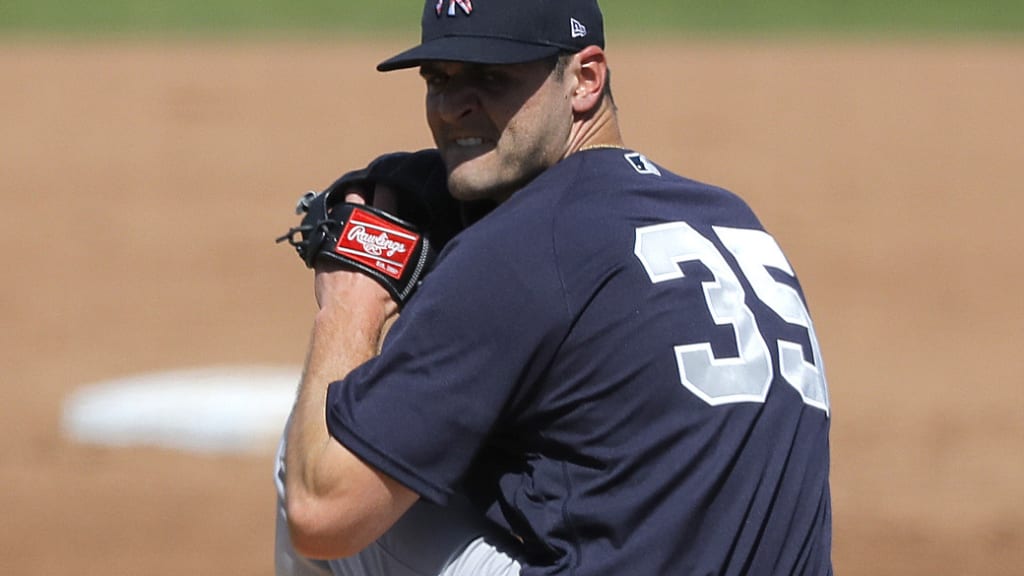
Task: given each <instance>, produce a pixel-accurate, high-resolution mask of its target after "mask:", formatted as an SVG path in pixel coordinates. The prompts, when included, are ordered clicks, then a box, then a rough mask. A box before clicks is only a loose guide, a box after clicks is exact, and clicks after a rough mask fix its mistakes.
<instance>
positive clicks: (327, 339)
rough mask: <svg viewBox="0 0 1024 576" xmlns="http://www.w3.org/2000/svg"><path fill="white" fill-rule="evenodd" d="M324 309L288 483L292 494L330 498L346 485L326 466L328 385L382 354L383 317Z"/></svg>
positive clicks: (303, 388)
mask: <svg viewBox="0 0 1024 576" xmlns="http://www.w3.org/2000/svg"><path fill="white" fill-rule="evenodd" d="M347 312H348V311H347V310H344V309H342V308H340V307H333V308H325V309H321V310H320V311H319V312H318V313H317V315H316V320H315V321H314V325H313V332H312V335H311V337H310V345H309V351H308V353H307V357H306V365H305V368H304V370H303V375H302V382H301V383H300V385H299V391H298V395H297V397H296V400H295V406H294V408H293V410H292V420H291V426H290V427H289V430H288V450H287V452H286V460H285V462H286V466H287V470H288V477H287V480H286V486H287V491H288V494H289V495H294V496H295V497H299V496H300V495H307V496H313V497H318V496H325V495H327V494H328V493H329V492H330V491H332V490H335V491H336V490H338V489H339V487H340V486H343V481H344V478H333V477H331V476H332V473H331V470H330V469H329V468H325V466H323V465H322V460H323V455H324V451H325V450H326V449H327V448H328V447H329V446H330V443H332V442H335V440H333V439H332V438H331V437H330V435H329V434H328V432H327V426H326V415H325V412H326V402H327V386H328V384H330V383H331V382H333V381H335V380H340V379H341V378H343V377H344V376H345V375H346V374H348V373H349V372H350V371H352V369H353V368H355V367H356V366H359V365H360V364H362V363H363V362H365V361H367V360H369V359H370V358H371V357H372V356H373V355H374V354H375V353H376V351H377V350H378V346H379V340H380V329H381V325H382V324H383V319H382V318H381V319H377V318H375V317H374V315H373V314H372V313H368V312H367V311H366V310H360V311H358V312H356V313H355V314H349V313H347Z"/></svg>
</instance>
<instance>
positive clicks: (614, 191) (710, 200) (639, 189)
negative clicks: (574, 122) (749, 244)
mask: <svg viewBox="0 0 1024 576" xmlns="http://www.w3.org/2000/svg"><path fill="white" fill-rule="evenodd" d="M574 156H578V157H577V158H573V157H570V159H569V160H568V161H566V163H565V166H564V168H565V169H564V170H561V172H562V173H563V174H562V175H561V176H560V178H561V179H564V180H568V181H569V182H570V183H571V184H570V185H569V187H568V188H566V190H567V193H565V194H563V195H562V196H561V197H560V199H559V200H560V202H561V203H562V205H561V206H560V209H559V210H558V213H559V214H561V215H563V217H565V218H570V219H571V218H574V217H580V218H588V219H589V218H592V217H593V216H592V215H591V214H593V213H596V214H599V215H600V214H601V213H605V214H622V215H627V216H630V218H627V219H628V220H630V221H634V222H635V221H637V220H652V221H657V220H660V219H665V220H687V221H693V223H695V224H696V223H698V222H709V223H711V222H713V223H717V224H728V225H737V226H744V227H752V228H758V227H760V222H759V221H758V219H757V217H756V216H755V215H754V212H753V210H752V209H751V208H750V206H749V204H748V203H747V202H746V201H745V200H744V199H743V198H742V197H741V196H740V195H739V194H737V193H735V192H733V191H731V190H729V189H727V188H724V187H722V186H719V185H715V184H711V183H708V182H705V181H701V180H699V179H695V178H692V177H688V176H683V175H682V174H681V173H679V172H677V171H674V170H672V169H670V168H667V167H665V166H664V165H662V164H660V163H658V162H656V161H654V160H652V159H650V158H648V157H647V156H646V155H645V154H643V153H641V152H638V151H636V150H630V149H611V148H605V149H599V150H590V151H586V152H584V153H581V154H578V155H574Z"/></svg>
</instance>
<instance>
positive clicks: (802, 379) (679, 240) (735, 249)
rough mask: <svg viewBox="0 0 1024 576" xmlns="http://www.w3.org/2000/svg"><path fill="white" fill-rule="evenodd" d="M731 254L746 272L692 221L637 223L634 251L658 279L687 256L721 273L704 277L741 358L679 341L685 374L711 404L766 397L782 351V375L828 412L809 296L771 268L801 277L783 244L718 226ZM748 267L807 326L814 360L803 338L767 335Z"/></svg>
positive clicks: (774, 305)
mask: <svg viewBox="0 0 1024 576" xmlns="http://www.w3.org/2000/svg"><path fill="white" fill-rule="evenodd" d="M713 230H714V232H715V234H716V235H717V236H718V239H719V240H720V241H721V243H722V245H723V246H725V248H726V250H728V251H729V253H730V254H732V256H733V258H734V259H735V260H736V263H737V264H738V266H739V271H738V272H737V271H736V270H733V268H732V267H731V266H730V265H729V263H728V262H727V261H726V259H725V257H724V256H723V255H722V253H721V252H720V251H719V249H718V248H717V247H716V246H715V244H713V243H712V242H711V241H710V240H708V239H707V238H705V237H704V236H702V235H701V234H700V233H699V232H697V231H696V230H695V229H694V228H693V227H692V226H690V225H689V224H687V223H685V222H669V223H666V224H658V225H654V226H645V227H643V228H638V229H637V230H636V243H635V245H634V248H633V252H634V253H635V254H636V257H637V258H638V259H639V260H640V262H641V263H642V264H643V266H644V269H645V270H646V271H647V275H648V276H649V277H650V279H651V281H652V282H654V283H660V282H667V281H670V280H677V279H681V278H684V274H683V271H682V269H681V267H680V266H679V264H680V263H683V262H689V261H693V260H697V261H699V262H701V263H702V264H704V265H705V266H706V267H707V268H708V270H710V271H711V273H712V274H713V275H714V280H711V281H706V282H703V283H702V285H701V287H702V288H703V291H704V301H705V303H706V304H707V307H708V311H709V312H710V313H711V317H712V318H713V319H714V321H715V323H716V324H719V325H723V326H725V325H728V326H731V327H732V329H733V333H734V334H735V336H736V347H737V350H739V355H738V356H737V357H730V358H716V357H715V356H714V354H713V353H712V351H711V344H710V342H703V343H697V344H687V345H684V346H676V347H675V356H676V363H677V364H678V366H679V378H680V380H681V381H682V383H683V386H685V387H686V388H687V389H688V390H690V391H691V392H693V393H694V394H696V395H697V396H698V397H699V398H701V399H702V400H704V401H705V402H707V403H708V404H710V405H713V406H717V405H721V404H730V403H734V402H764V400H765V398H766V397H767V396H768V389H769V388H770V386H771V383H772V379H773V377H774V374H773V368H772V357H771V352H772V350H771V349H770V348H769V346H770V345H773V346H775V347H776V350H777V352H778V355H779V369H780V372H781V376H782V379H783V380H785V381H786V382H787V383H788V384H789V385H790V386H792V387H793V388H795V389H796V391H797V392H799V393H800V397H801V398H803V401H804V403H805V404H807V405H809V406H813V407H815V408H818V409H820V410H823V411H824V412H825V414H826V415H827V414H828V412H829V400H828V386H827V385H826V383H825V370H824V367H823V365H822V360H821V352H820V350H819V348H818V339H817V337H816V336H815V334H814V325H813V324H812V323H811V317H810V314H808V312H807V306H806V305H805V304H804V301H803V298H801V297H800V294H799V293H798V292H797V291H796V290H795V289H794V288H792V287H791V286H788V285H786V284H784V283H781V282H778V281H776V280H775V278H773V277H772V275H771V274H769V273H768V268H769V267H771V268H774V269H776V270H780V271H782V272H784V273H785V274H787V275H789V276H791V277H792V276H794V273H793V269H792V268H791V267H790V265H789V262H787V261H786V257H785V256H784V255H783V254H782V249H781V248H779V245H778V243H776V242H775V239H774V238H772V237H771V236H770V235H769V234H767V233H766V232H763V231H761V230H747V229H741V228H726V227H718V226H716V227H713ZM738 273H739V274H742V275H743V276H744V277H745V278H746V279H747V282H748V283H749V284H750V286H751V288H753V290H754V293H755V295H756V296H757V298H758V299H759V300H761V301H762V302H763V303H764V304H765V305H767V306H768V307H769V308H771V309H772V310H773V311H774V312H775V313H776V314H778V315H779V316H780V317H782V319H783V320H785V321H786V322H788V323H790V324H796V325H799V326H802V327H804V328H805V329H806V330H807V335H808V339H809V341H810V347H811V350H810V352H811V358H812V359H813V363H811V362H808V361H807V360H805V357H804V347H803V345H801V344H799V343H796V342H788V341H786V340H782V339H779V340H778V341H776V342H771V343H769V342H767V341H766V340H765V338H764V336H763V335H762V333H761V331H760V329H759V328H758V325H757V319H756V318H755V317H754V313H753V312H752V311H751V309H750V307H749V306H748V305H747V300H746V291H745V290H744V289H743V285H742V284H741V283H740V279H739V276H738Z"/></svg>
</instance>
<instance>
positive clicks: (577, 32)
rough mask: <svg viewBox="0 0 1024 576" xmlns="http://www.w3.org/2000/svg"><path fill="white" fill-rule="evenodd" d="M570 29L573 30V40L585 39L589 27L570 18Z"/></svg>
mask: <svg viewBox="0 0 1024 576" xmlns="http://www.w3.org/2000/svg"><path fill="white" fill-rule="evenodd" d="M569 27H570V28H571V29H572V37H573V38H583V37H584V36H586V35H587V27H586V26H584V25H583V23H581V22H580V21H579V20H577V19H575V18H569Z"/></svg>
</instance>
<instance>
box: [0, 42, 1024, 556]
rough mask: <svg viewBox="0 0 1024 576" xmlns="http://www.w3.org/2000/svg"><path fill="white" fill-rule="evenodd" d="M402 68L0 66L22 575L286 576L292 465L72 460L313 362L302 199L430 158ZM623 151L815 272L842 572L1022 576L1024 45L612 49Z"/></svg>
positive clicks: (325, 54) (361, 64) (309, 57)
mask: <svg viewBox="0 0 1024 576" xmlns="http://www.w3.org/2000/svg"><path fill="white" fill-rule="evenodd" d="M399 47H400V46H397V45H378V46H366V45H360V46H349V45H333V46H323V45H306V44H285V43H264V44H253V45H241V44H231V45H223V44H168V45H159V44H69V45H40V44H11V43H7V44H0V84H2V89H0V175H2V177H0V190H2V199H3V212H2V215H0V222H2V224H3V226H2V227H0V234H2V238H3V244H2V245H3V255H4V268H5V272H4V277H5V281H4V282H3V284H2V287H0V310H2V319H3V323H4V330H3V332H2V335H0V339H2V340H0V350H2V355H3V365H2V368H3V370H2V375H3V382H2V384H0V385H2V387H3V398H4V400H3V402H2V403H0V423H2V424H0V425H2V426H3V430H4V433H3V435H2V437H0V452H2V454H3V458H2V459H0V485H2V486H3V490H2V491H0V510H2V514H0V574H5V575H7V574H10V575H15V574H17V575H28V574H33V575H34V574H39V575H43V574H46V575H50V574H63V573H73V574H82V575H91V574H97V575H99V574H102V575H105V576H110V575H132V576H136V575H154V576H160V575H167V576H172V575H173V576H180V575H183V574H187V575H205V574H218V575H220V574H240V575H269V574H272V572H273V568H272V565H271V538H272V519H273V503H272V498H273V496H272V494H273V485H272V482H271V465H270V454H269V453H268V454H267V455H266V456H263V457H252V456H237V457H236V456H232V457H210V456H198V455H192V454H184V453H177V452H172V451H165V450H159V449H153V448H131V449H115V448H103V447H95V446H81V445H76V444H73V443H71V442H70V441H68V440H67V439H65V438H64V437H63V436H62V434H61V431H60V414H61V406H62V403H63V402H64V400H65V398H66V397H67V394H68V393H69V392H71V391H72V390H75V389H76V388H77V387H79V386H82V385H86V384H89V383H92V382H96V381H100V380H105V379H108V378H116V377H122V376H125V375H129V374H134V373H144V372H153V371H160V370H170V369H176V368H182V367H196V366H207V365H220V364H242V363H257V364H286V365H292V364H298V363H299V362H301V359H302V355H303V350H304V346H305V343H306V336H307V331H308V326H309V323H310V319H311V313H312V308H313V303H312V298H311V287H310V283H309V277H308V275H307V273H306V272H305V271H304V269H303V268H302V267H301V266H300V265H299V263H298V261H297V260H296V259H295V257H294V256H293V255H292V254H290V253H289V252H288V250H286V249H284V248H282V247H280V246H276V245H275V244H274V243H273V241H272V239H273V237H274V236H275V235H276V234H278V233H279V232H281V231H282V230H283V228H285V227H287V226H288V225H290V224H291V223H292V216H291V215H290V210H291V207H292V206H293V203H294V200H295V198H296V197H297V195H298V194H300V193H301V192H303V191H305V190H306V189H308V188H319V187H322V186H324V185H326V184H327V183H329V182H330V181H331V180H332V179H333V178H334V177H335V176H337V175H338V174H339V173H340V172H341V171H342V170H344V169H347V168H350V167H353V166H355V165H361V164H363V163H364V162H365V161H367V160H368V159H369V158H370V157H372V156H373V155H375V154H376V153H377V152H382V151H385V150H388V149H397V148H402V149H414V148H419V147H425V146H428V145H429V138H428V134H427V131H426V128H425V124H424V121H423V118H422V111H421V105H420V100H421V92H422V90H421V87H420V81H419V80H418V78H417V76H416V74H415V73H405V74H402V73H399V74H394V75H387V76H382V75H379V74H377V73H376V72H374V71H373V67H372V64H373V63H375V62H376V61H377V60H379V59H381V58H382V57H384V56H387V55H389V54H390V53H391V52H392V51H393V50H394V49H397V48H399ZM610 55H611V63H612V66H613V69H614V82H615V91H616V96H617V101H618V103H619V106H620V110H621V118H622V123H623V124H624V127H625V136H626V139H627V141H628V142H629V143H630V144H631V145H633V146H634V147H636V148H638V149H640V150H642V151H644V152H645V153H646V154H647V155H648V156H649V157H650V158H651V159H653V160H655V161H657V162H659V163H661V164H664V165H666V166H670V167H672V168H674V169H675V170H676V171H679V172H682V173H684V174H687V175H689V176H692V177H695V178H698V179H702V180H707V181H711V182H714V183H717V184H720V185H723V186H726V187H728V188H730V189H732V190H734V191H736V192H737V193H739V194H741V195H742V196H744V197H745V198H747V199H748V200H749V201H750V203H751V204H752V205H753V206H754V207H755V209H756V210H758V212H759V213H760V215H761V217H762V219H763V220H764V221H765V223H766V225H767V226H768V227H769V229H771V230H772V231H773V232H774V234H775V235H776V236H777V238H778V239H779V240H780V243H781V244H782V245H783V246H784V247H785V248H786V250H787V253H788V255H789V257H790V259H791V261H792V263H793V265H794V266H795V267H796V269H797V271H798V272H799V274H800V275H801V278H802V281H803V283H804V286H805V288H806V290H807V292H808V297H809V301H810V302H809V303H810V307H811V310H812V312H813V314H814V316H815V321H816V326H817V331H818V335H819V338H820V340H821V343H822V348H823V352H824V355H825V362H826V366H827V369H828V376H829V383H830V387H831V393H832V403H833V436H832V447H833V461H832V470H833V474H832V482H833V495H834V516H835V539H836V542H835V563H836V567H837V572H838V573H840V574H842V575H844V576H854V575H865V576H867V575H878V574H900V575H918V574H920V575H929V576H931V575H935V574H958V575H959V574H964V575H966V574H970V575H975V574H976V575H986V576H989V575H1002V574H1005V575H1010V574H1020V573H1021V571H1022V568H1021V567H1022V566H1024V497H1022V496H1021V494H1022V489H1021V486H1024V456H1022V454H1024V386H1022V384H1024V376H1022V374H1024V354H1022V353H1021V352H1020V350H1019V347H1020V345H1021V343H1022V342H1024V298H1022V296H1021V294H1022V293H1024V270H1022V267H1021V266H1020V264H1021V261H1022V255H1024V251H1022V248H1021V241H1022V240H1024V233H1022V232H1021V229H1020V224H1019V222H1018V221H1019V215H1020V213H1021V208H1022V192H1024V179H1022V177H1021V175H1020V169H1021V166H1022V164H1024V106H1021V102H1022V101H1024V45H1022V44H1020V43H1016V44H996V45H981V44H974V43H957V44H943V43H916V44H898V43H889V44H849V43H846V44H817V43H815V44H812V43H792V44H783V43H755V42H751V43H680V44H678V45H670V44H658V45H639V44H638V45H625V46H615V45H613V46H612V47H611V52H610Z"/></svg>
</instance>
